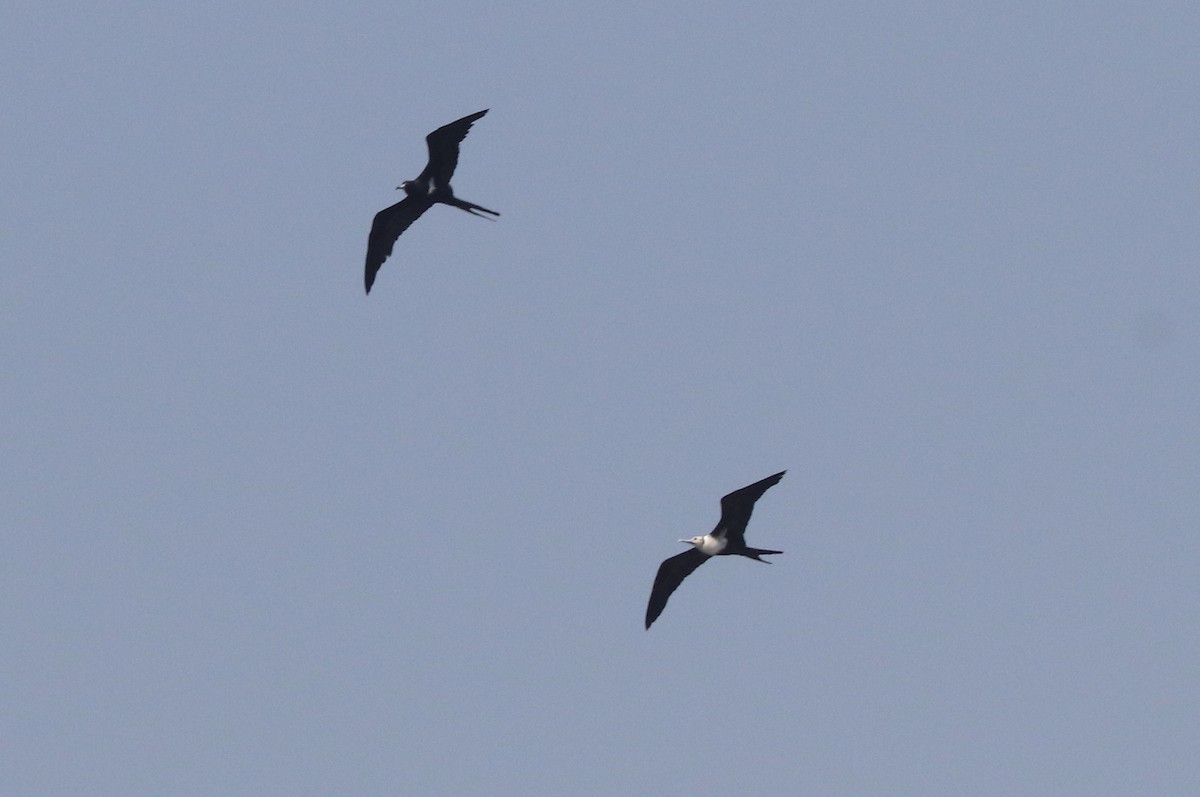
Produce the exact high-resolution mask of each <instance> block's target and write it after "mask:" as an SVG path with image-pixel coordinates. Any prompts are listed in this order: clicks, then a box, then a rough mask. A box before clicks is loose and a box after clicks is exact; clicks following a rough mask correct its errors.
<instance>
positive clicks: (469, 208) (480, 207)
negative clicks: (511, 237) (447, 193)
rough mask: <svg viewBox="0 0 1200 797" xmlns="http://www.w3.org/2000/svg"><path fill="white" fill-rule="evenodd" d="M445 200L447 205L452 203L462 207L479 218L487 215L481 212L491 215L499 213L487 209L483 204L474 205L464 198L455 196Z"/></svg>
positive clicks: (484, 217)
mask: <svg viewBox="0 0 1200 797" xmlns="http://www.w3.org/2000/svg"><path fill="white" fill-rule="evenodd" d="M445 202H446V204H448V205H454V207H456V208H462V209H463V210H465V211H467V212H468V213H470V214H471V215H472V216H479V217H480V218H481V219H486V218H487V216H485V215H483V213H491V214H492V215H493V216H499V215H500V214H499V213H497V212H496V211H494V210H488V209H487V208H485V207H484V206H483V205H476V204H475V203H473V202H468V201H466V200H465V199H459V198H458V197H456V196H452V197H450V198H449V199H447V200H445ZM477 210H482V211H483V213H476V212H475V211H477Z"/></svg>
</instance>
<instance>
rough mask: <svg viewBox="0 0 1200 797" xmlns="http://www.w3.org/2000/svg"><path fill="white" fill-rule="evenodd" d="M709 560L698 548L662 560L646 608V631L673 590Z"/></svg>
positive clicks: (664, 605)
mask: <svg viewBox="0 0 1200 797" xmlns="http://www.w3.org/2000/svg"><path fill="white" fill-rule="evenodd" d="M710 558H711V557H709V556H708V555H707V554H702V553H700V550H699V549H698V548H689V549H688V550H686V551H684V552H683V553H681V554H676V555H675V556H672V557H671V558H669V559H665V560H663V563H662V564H661V565H659V566H658V575H656V576H655V577H654V587H653V588H652V589H651V590H650V603H649V604H648V605H647V606H646V629H647V630H649V628H650V624H651V623H653V622H654V621H655V620H657V619H658V616H659V615H660V614H662V610H663V609H665V608H666V607H667V598H669V597H671V593H672V592H674V591H675V588H676V587H678V586H679V585H680V584H682V583H683V580H684V579H685V578H687V577H688V576H690V575H691V574H692V571H693V570H695V569H696V568H697V567H699V566H700V565H702V564H704V563H705V562H706V561H708V560H709V559H710Z"/></svg>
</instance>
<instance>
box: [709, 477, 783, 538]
mask: <svg viewBox="0 0 1200 797" xmlns="http://www.w3.org/2000/svg"><path fill="white" fill-rule="evenodd" d="M785 473H787V471H786V470H781V471H779V473H776V474H775V475H774V476H768V477H767V478H765V479H763V480H762V481H757V482H755V483H754V484H751V485H750V486H749V487H743V488H742V489H740V490H734V491H733V492H732V493H730V494H729V495H727V496H725V497H724V498H722V499H721V520H720V522H719V523H717V528H716V529H714V530H713V533H714V534H716V533H717V532H718V531H721V530H723V531H724V532H725V536H726V539H728V540H729V544H730V545H731V546H733V547H735V548H736V547H742V548H744V547H745V545H746V538H745V534H746V524H747V523H749V522H750V513H752V512H753V511H754V502H755V501H757V500H758V499H759V498H761V497H762V494H763V493H765V492H766V491H767V489H768V488H770V487H773V486H775V485H776V484H779V480H780V479H782V478H783V474H785Z"/></svg>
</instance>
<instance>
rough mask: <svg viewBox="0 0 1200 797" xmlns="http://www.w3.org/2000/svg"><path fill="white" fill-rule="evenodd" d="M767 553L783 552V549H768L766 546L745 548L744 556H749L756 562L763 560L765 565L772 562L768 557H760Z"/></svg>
mask: <svg viewBox="0 0 1200 797" xmlns="http://www.w3.org/2000/svg"><path fill="white" fill-rule="evenodd" d="M765 553H783V551H768V550H767V549H766V548H747V549H746V550H745V552H744V553H743V554H742V556H748V557H750V558H751V559H753V560H754V561H756V562H762V563H763V564H765V565H769V564H771V563H770V562H768V561H767V560H766V559H759V558H758V557H759V556H761V555H763V554H765Z"/></svg>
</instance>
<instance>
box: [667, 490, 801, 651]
mask: <svg viewBox="0 0 1200 797" xmlns="http://www.w3.org/2000/svg"><path fill="white" fill-rule="evenodd" d="M785 473H787V471H786V470H781V471H779V473H776V474H775V475H774V476H768V477H767V478H765V479H763V480H762V481H758V482H755V483H754V484H751V485H750V486H749V487H743V488H742V489H740V490H734V491H733V492H732V493H730V494H729V495H727V496H725V497H724V498H722V499H721V519H720V520H719V521H717V527H716V528H714V529H713V530H712V531H710V532H709V533H708V534H705V535H704V536H702V537H692V538H691V539H690V540H680V542H686V543H689V544H690V545H691V546H692V547H691V548H690V549H689V550H686V551H684V552H683V553H681V554H676V555H675V556H672V557H671V558H669V559H666V560H665V561H663V563H662V564H661V565H659V566H658V575H656V576H655V577H654V588H653V589H651V590H650V603H649V605H647V606H646V630H647V631H648V630H650V624H651V623H653V622H654V621H655V620H657V619H658V616H659V615H660V614H662V610H663V609H665V608H666V606H667V599H668V598H670V597H671V593H672V592H674V591H675V588H676V587H678V586H679V585H680V584H681V583H683V580H684V579H685V578H687V577H688V576H690V575H691V574H692V571H693V570H695V569H696V568H697V567H699V566H700V565H702V564H704V563H705V562H707V561H708V560H709V559H711V558H712V557H714V556H729V555H731V554H737V555H738V556H745V557H747V558H749V559H753V560H755V561H756V562H762V563H763V564H768V565H769V564H771V563H770V562H768V561H767V560H766V559H760V558H759V557H760V556H762V555H763V554H773V553H783V551H768V550H767V549H765V548H751V547H749V546H747V545H746V524H747V523H749V522H750V513H751V512H753V511H754V502H755V501H757V500H758V499H759V498H761V497H762V494H763V493H765V492H766V491H767V488H768V487H771V486H773V485H776V484H778V483H779V480H780V479H782V478H783V474H785Z"/></svg>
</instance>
